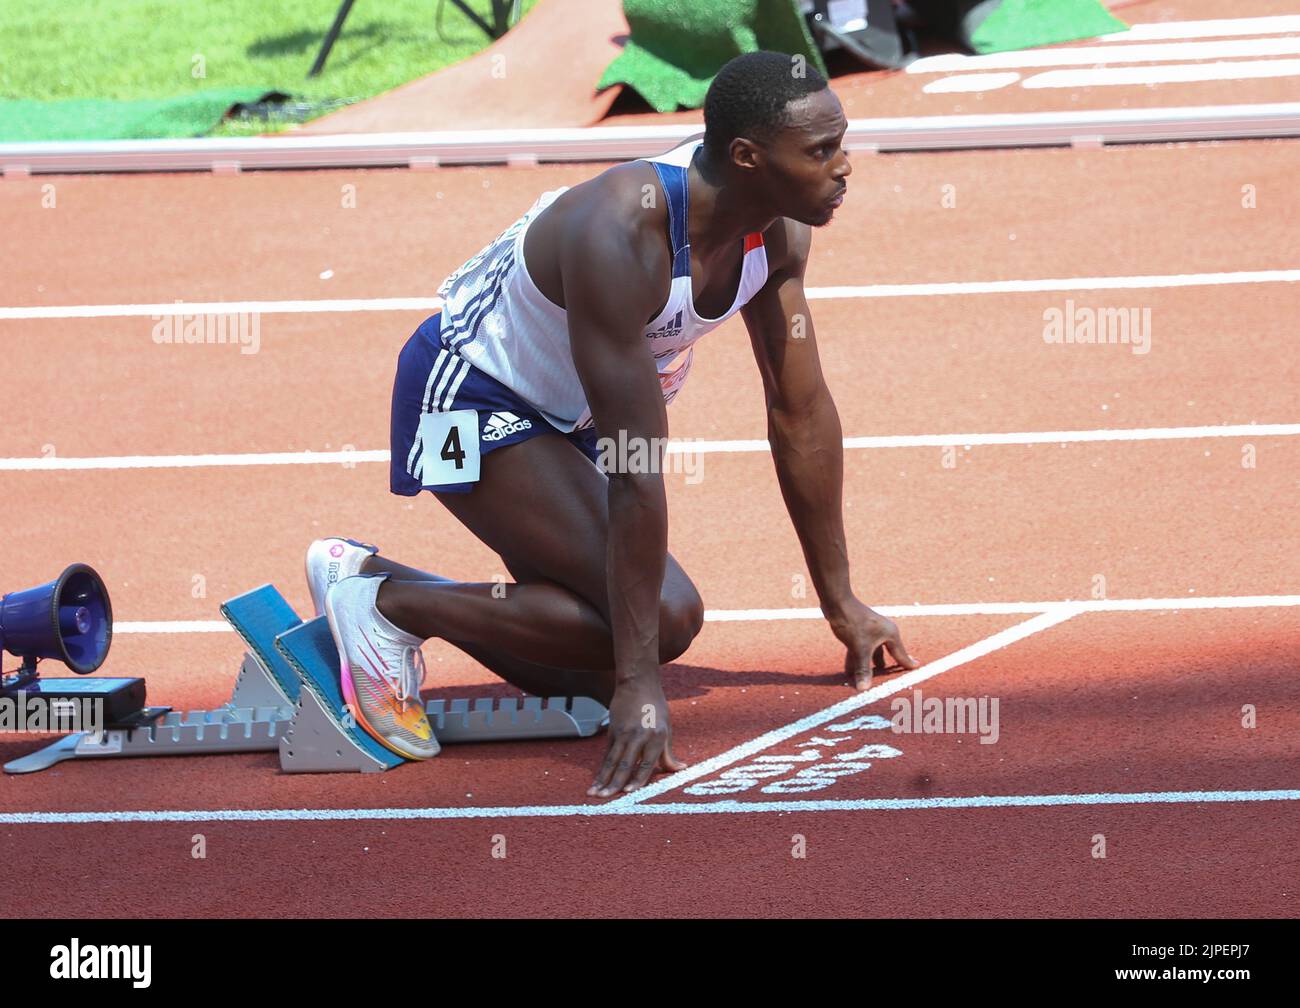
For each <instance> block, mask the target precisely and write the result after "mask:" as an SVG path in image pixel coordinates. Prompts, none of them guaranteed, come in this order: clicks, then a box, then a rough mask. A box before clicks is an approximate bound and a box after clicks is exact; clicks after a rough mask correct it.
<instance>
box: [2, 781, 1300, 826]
mask: <svg viewBox="0 0 1300 1008" xmlns="http://www.w3.org/2000/svg"><path fill="white" fill-rule="evenodd" d="M1267 801H1300V791H1294V790H1274V791H1137V792H1124V793H1111V792H1099V793H1091V794H1051V795H954V796H952V797H945V798H933V797H932V798H857V799H842V800H835V799H825V800H821V801H797V800H781V801H766V802H740V801H731V800H724V801H716V802H664V803H661V804H659V805H618V804H617V803H615V802H610V803H608V804H605V805H502V806H496V807H494V806H483V807H474V808H368V809H361V808H356V809H194V810H183V809H173V810H159V811H148V810H136V811H122V812H112V811H103V812H5V813H0V825H6V826H51V825H58V826H64V825H87V824H107V823H169V822H310V823H316V822H341V821H374V820H403V819H407V820H429V819H533V818H536V819H553V818H565V817H570V816H580V817H583V818H595V817H599V816H626V815H720V814H722V815H725V814H732V815H735V814H747V813H751V812H780V813H790V812H809V813H813V812H872V811H882V812H890V811H911V810H917V811H921V810H925V811H928V810H941V809H987V808H1053V807H1058V808H1059V807H1070V806H1088V805H1188V804H1191V805H1196V804H1203V803H1214V804H1223V803H1233V802H1267Z"/></svg>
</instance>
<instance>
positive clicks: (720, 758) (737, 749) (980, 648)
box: [611, 603, 1079, 806]
mask: <svg viewBox="0 0 1300 1008" xmlns="http://www.w3.org/2000/svg"><path fill="white" fill-rule="evenodd" d="M1078 613H1079V609H1078V607H1076V606H1074V605H1071V604H1069V603H1062V604H1060V605H1058V606H1056V607H1055V608H1054V609H1052V610H1050V611H1048V612H1044V613H1039V614H1038V615H1037V616H1034V617H1032V618H1031V619H1027V620H1025V621H1024V622H1023V623H1017V624H1016V625H1015V626H1011V627H1007V628H1006V629H1005V630H999V631H998V632H997V633H995V634H992V635H991V636H988V637H985V638H984V639H983V640H980V641H976V642H975V643H974V644H969V645H967V646H966V647H964V648H961V649H959V650H957V651H954V652H953V653H952V654H950V655H945V656H944V657H942V658H940V659H938V660H937V661H933V662H930V663H929V664H927V665H922V666H921V667H920V668H919V669H916V670H914V671H912V672H908V673H906V674H904V675H900V676H896V677H895V678H893V679H890V680H889V682H886V683H882V684H881V685H879V686H874V687H872V688H871V689H869V690H867V691H866V692H865V693H855V694H854V695H853V696H850V697H845V698H844V699H843V700H841V701H840V702H839V703H835V704H831V706H829V707H826V708H824V709H823V710H820V711H817V712H815V713H813V714H809V715H807V716H806V717H802V718H800V719H799V720H797V721H792V722H791V723H790V724H787V725H783V726H782V727H780V728H774V729H772V730H771V731H769V732H764V733H763V734H762V735H759V736H758V737H757V738H753V739H750V740H749V741H748V742H743V743H741V744H740V745H738V746H734V747H733V748H731V749H728V750H727V751H726V752H723V753H719V754H718V755H717V756H713V757H711V758H709V759H706V760H703V761H702V762H700V763H696V764H695V765H694V766H690V767H687V768H686V769H685V770H682V771H680V772H678V773H675V774H669V775H668V776H667V777H661V778H660V779H659V780H656V781H652V782H651V783H650V784H647V785H646V786H645V787H643V788H640V789H638V790H637V791H634V792H632V793H631V794H628V795H624V796H623V797H621V798H616V799H614V801H613V802H612V803H611V804H614V805H619V806H623V805H639V804H641V803H642V802H646V801H649V800H650V799H652V798H657V797H658V796H659V795H661V794H664V793H665V792H667V791H672V790H674V789H676V788H680V787H682V786H683V785H685V784H689V783H690V782H691V781H695V780H699V779H700V778H702V777H707V776H709V775H710V774H713V773H716V772H717V771H719V770H721V769H723V768H724V767H728V766H731V765H732V764H733V763H738V762H740V761H741V760H743V759H746V758H748V757H749V756H752V755H754V753H756V752H761V751H762V750H764V749H767V748H768V747H770V746H774V745H776V744H777V743H778V742H784V741H785V740H786V739H789V738H793V737H794V736H796V735H801V734H803V733H804V732H806V731H808V730H809V729H812V728H816V727H817V726H818V725H823V724H826V723H827V722H828V721H834V720H837V719H838V718H842V717H844V716H845V715H846V714H851V713H852V712H853V711H855V710H859V709H860V708H862V707H866V706H867V705H868V704H873V703H875V702H876V701H877V700H883V699H884V698H885V697H888V696H892V695H893V694H895V693H898V692H899V691H901V690H905V689H910V688H911V687H913V686H916V685H918V684H919V683H923V682H925V681H926V680H928V679H933V678H934V677H935V676H937V675H941V674H942V673H944V672H947V671H949V670H950V669H954V668H957V667H958V666H959V665H965V664H967V663H968V662H972V661H976V660H977V659H979V658H983V657H985V656H986V655H990V654H992V653H993V652H994V651H1000V650H1001V649H1002V648H1004V647H1008V646H1010V645H1012V644H1015V643H1016V642H1017V641H1022V640H1024V639H1025V638H1026V637H1031V636H1033V635H1034V634H1036V633H1039V632H1041V631H1043V630H1046V629H1048V628H1050V627H1054V626H1056V625H1057V624H1059V623H1064V622H1065V621H1066V620H1068V619H1072V618H1073V617H1075V616H1077V615H1078Z"/></svg>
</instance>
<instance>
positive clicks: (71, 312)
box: [0, 269, 1300, 321]
mask: <svg viewBox="0 0 1300 1008" xmlns="http://www.w3.org/2000/svg"><path fill="white" fill-rule="evenodd" d="M1297 281H1300V269H1271V270H1238V271H1234V272H1226V273H1173V274H1156V275H1135V276H1107V277H1061V278H1048V279H1032V280H969V281H953V282H944V283H904V284H870V285H863V286H832V287H809V288H807V289H806V290H805V291H804V293H805V295H806V296H807V297H808V299H809V300H810V301H826V300H840V299H847V298H889V297H931V296H943V295H952V294H1024V293H1037V292H1041V291H1075V290H1146V289H1151V288H1161V287H1217V286H1223V285H1233V284H1256V283H1295V282H1297ZM441 305H442V302H441V300H440V299H438V298H436V297H390V298H337V299H316V300H289V301H194V302H186V301H169V302H163V303H157V304H100V305H26V306H13V307H0V321H3V320H9V321H29V320H35V319H77V318H134V317H141V316H147V317H150V318H154V317H157V318H161V317H163V316H167V315H170V316H176V315H191V316H192V315H231V314H243V313H258V314H262V315H293V314H312V313H316V312H324V313H335V312H375V311H380V312H387V311H431V310H434V309H437V308H439V307H441Z"/></svg>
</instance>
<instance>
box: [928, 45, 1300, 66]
mask: <svg viewBox="0 0 1300 1008" xmlns="http://www.w3.org/2000/svg"><path fill="white" fill-rule="evenodd" d="M1297 53H1300V38H1297V37H1295V36H1289V35H1284V36H1281V37H1276V38H1258V39H1233V40H1231V41H1223V42H1166V43H1159V42H1158V43H1155V44H1153V45H1141V44H1138V45H1125V46H1117V45H1104V46H1079V47H1077V48H1073V49H1071V48H1051V49H1021V50H1017V51H1014V52H1005V53H989V54H987V55H984V56H964V55H962V54H961V53H946V54H944V55H942V56H925V57H923V58H921V59H919V60H916V61H914V62H912V63H909V64H908V66H907V72H908V73H909V74H926V73H957V72H960V71H964V70H1024V69H1032V68H1034V67H1059V66H1096V65H1098V64H1101V63H1110V64H1114V63H1155V62H1178V63H1182V62H1187V61H1190V60H1219V59H1234V58H1244V57H1257V56H1294V55H1296V54H1297Z"/></svg>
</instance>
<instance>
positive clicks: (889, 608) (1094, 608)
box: [113, 595, 1300, 634]
mask: <svg viewBox="0 0 1300 1008" xmlns="http://www.w3.org/2000/svg"><path fill="white" fill-rule="evenodd" d="M1064 606H1068V607H1071V608H1074V609H1078V611H1079V612H1080V613H1086V612H1088V613H1093V612H1169V611H1174V612H1178V611H1182V610H1184V609H1272V608H1287V607H1289V606H1300V595H1223V596H1218V597H1205V598H1197V597H1195V596H1192V595H1188V596H1186V597H1181V598H1145V599H1083V600H1080V601H1077V602H1076V601H1075V600H1073V599H1061V600H1057V601H1052V602H940V603H934V604H931V605H924V604H922V603H919V602H917V603H915V604H913V605H881V606H875V607H874V608H875V610H876V612H878V613H881V614H882V615H884V616H888V617H889V618H890V619H900V618H901V619H907V618H912V617H921V616H1032V615H1034V614H1036V613H1049V612H1056V611H1057V610H1059V609H1061V608H1062V607H1064ZM821 618H822V611H821V609H819V608H817V607H816V606H800V607H798V608H792V609H706V610H704V622H706V623H768V622H779V621H782V620H814V619H821ZM233 632H234V631H233V630H232V629H231V627H230V624H228V623H227V622H226V621H225V620H116V621H114V623H113V633H115V634H179V633H233Z"/></svg>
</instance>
